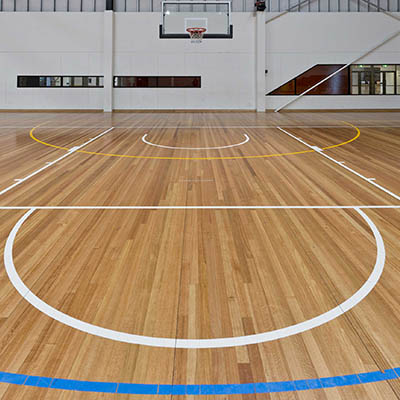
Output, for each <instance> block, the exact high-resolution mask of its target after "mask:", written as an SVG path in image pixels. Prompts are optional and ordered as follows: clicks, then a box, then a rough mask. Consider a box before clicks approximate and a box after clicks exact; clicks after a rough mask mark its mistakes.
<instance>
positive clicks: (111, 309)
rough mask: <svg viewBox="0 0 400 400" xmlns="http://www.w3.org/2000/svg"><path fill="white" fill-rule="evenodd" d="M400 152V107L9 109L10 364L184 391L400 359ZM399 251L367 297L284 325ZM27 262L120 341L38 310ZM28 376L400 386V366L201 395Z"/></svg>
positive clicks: (47, 392) (4, 319) (0, 321)
mask: <svg viewBox="0 0 400 400" xmlns="http://www.w3.org/2000/svg"><path fill="white" fill-rule="evenodd" d="M278 127H279V128H278ZM110 128H113V129H111V130H110ZM145 135H146V136H145ZM246 138H247V139H248V141H247V139H246ZM92 139H93V140H92ZM144 140H145V141H147V142H149V143H152V144H153V145H150V144H149V143H145V141H144ZM88 142H89V143H88ZM243 142H246V143H243ZM241 143H242V144H241ZM154 144H155V145H158V146H164V147H158V146H154ZM233 145H237V146H233ZM310 146H312V147H310ZM221 147H222V148H221ZM399 149H400V114H399V113H383V112H381V113H290V114H289V113H287V114H272V113H271V114H270V113H265V114H256V113H182V114H180V113H165V114H163V113H148V114H146V113H137V114H125V113H124V114H112V115H110V114H104V115H103V114H67V113H63V114H55V113H49V114H40V113H37V114H36V113H35V114H22V113H13V114H11V113H10V114H6V113H0V193H1V194H0V250H1V262H0V263H1V269H0V343H1V346H0V371H3V372H9V373H18V374H23V375H27V376H40V377H49V378H62V379H70V380H80V381H93V382H115V383H119V384H121V383H135V384H154V385H173V386H174V387H175V386H176V385H217V384H219V385H223V384H252V383H263V382H269V383H271V382H273V383H275V382H286V381H288V382H292V381H298V380H308V379H319V378H330V377H338V376H343V375H353V374H362V373H368V372H373V371H385V370H391V369H393V368H398V367H400V345H399V337H400V290H399V288H400V245H399V243H400V197H399V196H400V150H399ZM327 156H328V157H327ZM346 168H347V169H346ZM325 206H326V207H325ZM324 207H325V208H324ZM27 213H28V214H30V213H31V214H30V215H28V214H27ZM24 216H25V217H26V219H25V220H21V218H24ZM368 221H370V222H368ZM18 222H20V223H19V224H18ZM372 226H373V227H375V228H376V231H377V232H376V231H373V230H372ZM12 231H14V233H15V237H13V233H12ZM380 235H381V239H382V243H380V242H379V237H378V236H380ZM6 243H7V246H9V247H7V246H6ZM10 246H11V247H10ZM10 249H11V250H10ZM382 249H384V250H382ZM382 251H383V252H384V254H382V253H381V254H380V255H379V252H382ZM377 254H378V255H377ZM380 256H383V263H382V265H383V264H384V269H383V273H382V275H381V276H380V277H379V279H378V280H377V282H375V283H374V284H373V288H372V290H371V292H370V293H369V294H367V295H366V296H365V298H363V299H362V300H360V301H358V300H357V302H355V304H353V306H352V307H351V308H350V309H349V310H348V311H347V312H340V315H337V316H335V317H334V318H331V319H329V318H328V317H326V321H325V322H324V323H322V324H320V325H319V326H316V327H310V328H307V329H305V330H304V332H302V333H297V334H290V335H288V336H287V337H279V332H280V331H279V330H280V329H284V328H286V327H294V326H297V325H296V324H299V323H302V322H304V321H310V320H311V321H312V320H313V319H315V318H319V316H321V315H328V314H327V313H329V312H330V310H334V309H338V307H339V305H341V304H342V303H343V302H345V301H346V300H347V299H351V298H352V296H353V295H354V294H355V293H356V292H357V291H358V290H359V289H360V288H362V287H364V285H367V284H370V283H371V282H372V281H373V278H372V275H373V274H374V273H375V271H376V270H377V269H378V264H379V260H378V259H379V257H380ZM3 260H4V261H3ZM10 260H11V261H10ZM381 261H382V260H381ZM11 264H13V265H14V266H15V271H16V275H17V276H18V277H19V278H18V279H20V280H21V281H22V282H23V284H24V285H25V286H26V288H28V289H29V293H31V294H32V293H33V294H34V295H36V296H37V297H36V298H39V299H41V300H42V301H43V302H44V303H46V304H47V305H48V306H50V307H49V308H51V310H58V311H59V312H61V313H63V314H62V315H64V316H70V317H73V318H74V319H75V321H80V323H82V322H84V323H87V325H90V326H91V327H95V328H94V329H95V330H96V329H99V332H100V331H101V328H106V329H108V330H109V331H110V332H112V333H111V334H110V335H111V336H112V337H111V338H104V337H100V336H101V334H99V335H97V334H94V333H90V332H88V331H84V330H85V329H86V328H83V331H82V330H78V329H76V327H74V326H73V324H72V326H71V324H69V323H68V318H66V319H65V321H61V322H60V321H57V320H55V319H54V318H52V316H51V315H48V314H46V313H45V312H43V310H42V311H40V310H39V309H37V308H35V307H34V306H33V305H32V304H31V303H32V302H33V303H35V301H36V300H32V298H33V296H31V297H29V296H30V295H27V289H26V291H25V292H24V293H22V295H21V294H20V293H18V291H17V289H16V288H18V283H15V282H14V281H13V282H11V280H10V278H9V275H8V274H7V272H6V269H7V271H8V272H9V273H10V265H11ZM371 287H372V286H371ZM21 290H22V289H21ZM23 296H25V297H26V299H24V298H23ZM52 312H53V311H49V314H51V313H52ZM62 318H65V317H62ZM62 318H61V319H62ZM323 318H325V317H323ZM85 326H86V325H85ZM88 329H89V328H88ZM90 329H92V328H90ZM289 329H292V328H289ZM96 332H97V331H96ZM121 332H122V333H125V334H130V335H128V336H129V338H130V339H129V340H131V339H132V340H133V341H135V340H136V339H135V337H136V336H134V335H137V337H139V339H138V341H139V342H140V340H141V339H140V338H145V339H143V340H149V343H150V344H151V343H153V344H154V343H157V347H155V346H154V345H149V344H138V343H139V342H134V343H132V342H130V343H127V342H124V341H121V340H120V339H121V336H118V333H121ZM265 332H273V333H272V336H274V335H275V336H276V338H275V336H274V337H272V339H271V340H269V339H268V341H264V340H261V339H257V340H256V341H255V342H252V344H249V342H246V340H251V339H250V338H251V337H256V338H259V337H260V336H251V335H255V334H262V333H265ZM238 337H245V338H249V339H244V340H245V344H244V345H239V339H237V338H238ZM163 338H164V339H169V340H166V341H165V342H163ZM205 339H209V341H208V342H207V341H206V342H205V341H204V340H205ZM214 339H226V342H224V341H223V340H222V341H221V342H218V341H217V340H214ZM157 341H159V342H157ZM219 343H220V345H219ZM185 344H187V346H186V345H185ZM207 344H210V345H209V346H208V345H207ZM223 346H227V347H223ZM202 347H205V348H202ZM0 381H1V373H0ZM24 383H25V384H22V385H16V384H8V383H0V399H4V400H9V399H12V400H14V399H24V400H25V399H85V400H86V399H90V400H92V399H112V398H115V399H143V398H145V399H146V398H149V399H150V398H155V399H160V400H164V399H174V400H177V399H183V398H185V399H190V400H195V399H207V400H211V399H213V400H217V399H221V400H223V399H243V400H250V399H257V400H261V399H272V400H277V399H282V400H289V399H290V400H292V399H296V400H297V399H298V400H311V399H318V400H319V399H321V400H327V399H334V400H336V399H337V400H341V399H357V400H358V399H368V400H394V399H400V379H388V380H382V381H379V382H374V383H364V384H361V383H360V384H355V385H353V384H352V385H348V386H340V385H339V384H333V385H332V387H331V388H322V389H312V388H310V390H288V391H282V390H279V391H277V392H271V391H270V392H271V393H256V394H254V393H253V394H251V393H250V394H227V393H225V394H221V395H217V394H204V395H187V396H184V395H178V394H176V395H175V394H166V395H162V394H157V395H140V394H137V395H129V394H111V393H101V392H100V393H95V392H91V391H89V392H83V391H79V390H78V391H74V390H61V389H53V388H47V387H38V385H33V386H29V385H28V384H27V381H25V382H24ZM39 386H40V385H39ZM43 386H46V385H43ZM278 386H279V385H278ZM278 386H277V387H278ZM176 387H177V388H179V386H176ZM279 387H281V388H282V387H283V386H282V385H280V386H279ZM214 389H215V388H214ZM212 390H213V389H212ZM160 393H161V389H160ZM203 393H206V392H203ZM211 393H212V392H211Z"/></svg>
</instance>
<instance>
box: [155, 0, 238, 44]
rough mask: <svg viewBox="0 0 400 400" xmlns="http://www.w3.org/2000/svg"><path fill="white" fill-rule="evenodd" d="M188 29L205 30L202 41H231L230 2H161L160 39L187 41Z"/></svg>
mask: <svg viewBox="0 0 400 400" xmlns="http://www.w3.org/2000/svg"><path fill="white" fill-rule="evenodd" d="M188 28H205V29H206V32H205V34H204V36H203V37H204V39H232V37H233V27H232V24H231V2H230V1H163V2H162V22H161V25H160V38H161V39H189V34H188V32H187V29H188Z"/></svg>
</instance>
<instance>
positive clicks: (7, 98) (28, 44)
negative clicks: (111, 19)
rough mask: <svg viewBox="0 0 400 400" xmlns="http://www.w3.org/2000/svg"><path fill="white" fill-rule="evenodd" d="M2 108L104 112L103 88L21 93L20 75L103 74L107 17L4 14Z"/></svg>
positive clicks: (0, 33)
mask: <svg viewBox="0 0 400 400" xmlns="http://www.w3.org/2000/svg"><path fill="white" fill-rule="evenodd" d="M0 38H1V40H0V109H102V108H103V89H84V88H69V89H58V88H48V89H47V88H35V89H27V88H17V75H40V74H43V75H46V74H47V75H69V74H71V75H74V74H76V75H103V14H102V13H0Z"/></svg>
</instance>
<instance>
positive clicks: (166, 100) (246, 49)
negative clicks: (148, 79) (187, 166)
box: [114, 13, 255, 109]
mask: <svg viewBox="0 0 400 400" xmlns="http://www.w3.org/2000/svg"><path fill="white" fill-rule="evenodd" d="M232 21H233V25H234V28H233V29H234V33H233V39H210V40H204V41H203V43H201V44H191V43H190V41H189V40H182V39H161V40H160V39H159V31H158V26H159V24H160V15H159V14H158V13H116V14H115V48H114V51H115V63H114V75H139V76H140V75H156V76H158V75H166V76H168V75H171V76H180V75H188V76H197V75H199V76H201V89H189V88H185V89H182V88H181V89H168V88H161V89H139V88H137V89H127V88H120V89H115V90H114V108H115V109H129V108H131V109H132V108H135V109H144V108H153V109H157V108H160V109H174V108H180V109H183V108H188V109H209V108H213V109H254V108H255V84H254V79H255V64H254V59H255V55H254V52H255V18H254V15H253V13H234V14H233V17H232Z"/></svg>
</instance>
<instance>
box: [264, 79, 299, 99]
mask: <svg viewBox="0 0 400 400" xmlns="http://www.w3.org/2000/svg"><path fill="white" fill-rule="evenodd" d="M270 94H272V95H275V94H281V95H293V94H295V80H294V79H292V80H291V81H289V82H287V83H285V84H284V85H282V86H281V87H279V88H278V89H275V90H274V91H273V92H271V93H270Z"/></svg>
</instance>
